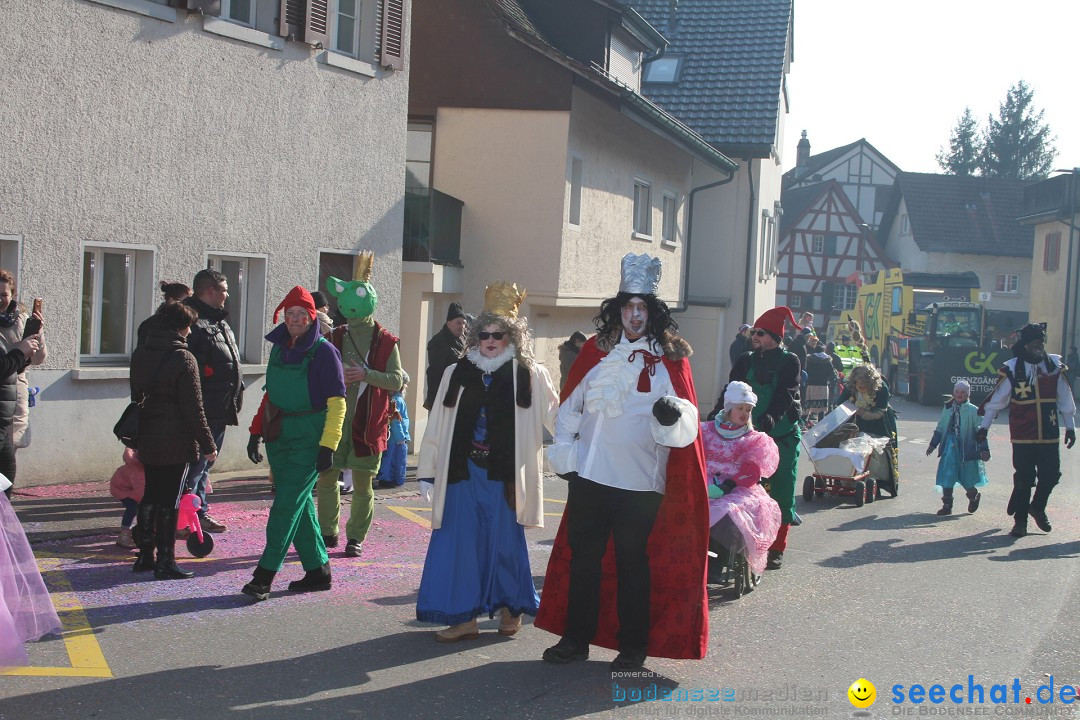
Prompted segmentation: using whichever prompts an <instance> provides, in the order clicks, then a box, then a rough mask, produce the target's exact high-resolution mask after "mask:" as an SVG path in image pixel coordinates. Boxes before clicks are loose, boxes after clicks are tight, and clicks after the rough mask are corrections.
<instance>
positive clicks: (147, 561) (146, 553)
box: [132, 503, 157, 572]
mask: <svg viewBox="0 0 1080 720" xmlns="http://www.w3.org/2000/svg"><path fill="white" fill-rule="evenodd" d="M156 514H157V505H152V504H150V503H139V509H138V511H137V514H136V517H137V518H138V520H136V521H135V532H133V533H132V536H133V537H132V539H133V540H135V545H136V547H138V548H139V557H137V558H135V566H134V567H133V568H132V569H133V570H134V571H135V572H149V571H151V570H153V569H154V523H155V515H156Z"/></svg>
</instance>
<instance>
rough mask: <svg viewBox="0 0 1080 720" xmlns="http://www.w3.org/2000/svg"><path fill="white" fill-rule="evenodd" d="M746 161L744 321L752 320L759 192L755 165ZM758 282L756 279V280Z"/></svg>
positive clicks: (749, 159)
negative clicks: (749, 314) (747, 208)
mask: <svg viewBox="0 0 1080 720" xmlns="http://www.w3.org/2000/svg"><path fill="white" fill-rule="evenodd" d="M743 160H744V161H745V162H746V178H747V181H748V182H749V184H750V215H749V217H748V221H747V228H746V275H745V278H746V283H745V284H744V285H743V296H742V321H743V322H744V323H748V322H750V320H747V318H746V308H747V306H748V305H749V304H750V271H751V270H752V269H753V268H752V267H751V265H752V264H753V262H754V253H753V250H754V218H755V217H756V215H757V192H756V191H755V190H754V165H753V160H752V159H751V158H748V157H746V158H743ZM755 282H756V281H755Z"/></svg>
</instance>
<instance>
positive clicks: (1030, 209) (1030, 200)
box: [1021, 173, 1080, 218]
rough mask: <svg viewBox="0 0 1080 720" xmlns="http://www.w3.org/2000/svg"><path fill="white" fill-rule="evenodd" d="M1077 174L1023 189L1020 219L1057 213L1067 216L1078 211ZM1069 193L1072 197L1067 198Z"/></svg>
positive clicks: (1057, 177) (1079, 200)
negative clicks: (1070, 212)
mask: <svg viewBox="0 0 1080 720" xmlns="http://www.w3.org/2000/svg"><path fill="white" fill-rule="evenodd" d="M1078 175H1080V174H1077V173H1073V174H1070V175H1058V176H1056V177H1052V178H1049V179H1047V180H1043V181H1042V182H1037V183H1035V184H1033V185H1028V186H1027V187H1025V188H1024V205H1023V208H1022V209H1021V217H1022V218H1023V217H1032V216H1038V215H1045V214H1050V213H1057V214H1061V215H1068V214H1069V211H1070V210H1071V211H1073V212H1076V211H1080V183H1078V182H1076V181H1077V180H1078V179H1080V177H1078ZM1070 191H1071V192H1072V197H1070V196H1069V194H1070Z"/></svg>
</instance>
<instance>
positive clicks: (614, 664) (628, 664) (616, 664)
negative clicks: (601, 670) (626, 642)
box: [611, 650, 647, 670]
mask: <svg viewBox="0 0 1080 720" xmlns="http://www.w3.org/2000/svg"><path fill="white" fill-rule="evenodd" d="M646 657H647V656H646V654H645V653H643V652H641V651H640V650H621V651H619V654H618V655H616V656H615V659H614V660H612V661H611V669H612V670H638V669H640V668H641V667H642V666H643V665H644V664H645V658H646Z"/></svg>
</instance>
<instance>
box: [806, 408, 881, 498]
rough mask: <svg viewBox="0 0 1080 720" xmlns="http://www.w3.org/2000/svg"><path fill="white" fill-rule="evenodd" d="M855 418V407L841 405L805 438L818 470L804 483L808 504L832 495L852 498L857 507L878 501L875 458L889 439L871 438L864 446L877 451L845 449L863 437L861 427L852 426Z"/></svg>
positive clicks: (811, 460)
mask: <svg viewBox="0 0 1080 720" xmlns="http://www.w3.org/2000/svg"><path fill="white" fill-rule="evenodd" d="M854 414H855V406H854V405H853V404H851V403H849V402H848V403H844V404H842V405H839V406H837V408H836V409H835V410H833V411H832V412H831V413H829V414H828V415H826V416H825V417H824V418H822V419H821V420H820V421H819V422H818V423H817V424H816V425H814V427H813V428H811V429H810V430H808V431H807V432H806V433H805V434H804V435H803V436H802V443H803V448H804V450H805V451H806V454H807V456H808V457H809V458H810V463H811V464H812V465H813V466H814V473H813V474H812V475H807V476H806V478H805V479H804V480H803V499H804V500H806V501H807V502H809V501H811V500H813V499H814V496H815V495H816V496H817V497H819V498H820V497H824V495H825V494H826V493H828V494H830V495H839V496H841V497H849V498H851V501H852V502H853V503H854V504H855V507H862V506H863V504H864V503H868V502H874V500H875V499H876V498H877V496H878V478H876V477H875V476H874V474H873V473H872V467H873V466H874V465H875V460H874V458H875V456H877V455H880V454H881V451H880V449H876V446H877V445H882V449H885V446H886V445H887V443H888V439H886V438H868V441H867V443H864V444H868V445H870V446H871V447H873V448H875V449H873V450H870V451H868V452H865V453H864V452H855V451H849V450H844V449H841V447H840V445H841V444H842V443H843V442H844V441H847V440H851V439H853V438H855V437H856V436H858V435H859V428H858V426H856V425H855V424H854V423H852V422H849V421H850V420H851V417H852V416H853V415H854Z"/></svg>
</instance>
